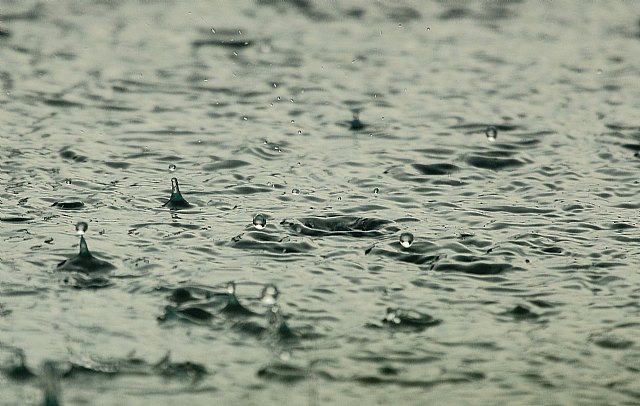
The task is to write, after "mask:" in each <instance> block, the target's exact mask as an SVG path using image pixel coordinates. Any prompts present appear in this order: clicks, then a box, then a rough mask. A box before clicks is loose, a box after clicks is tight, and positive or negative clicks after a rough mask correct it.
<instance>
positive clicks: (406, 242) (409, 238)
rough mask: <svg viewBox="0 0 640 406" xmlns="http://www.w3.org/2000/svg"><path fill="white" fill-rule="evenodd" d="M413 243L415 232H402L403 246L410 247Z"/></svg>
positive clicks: (401, 242) (401, 243) (401, 240)
mask: <svg viewBox="0 0 640 406" xmlns="http://www.w3.org/2000/svg"><path fill="white" fill-rule="evenodd" d="M412 244H413V234H411V233H402V234H400V245H402V247H403V248H409V247H411V245H412Z"/></svg>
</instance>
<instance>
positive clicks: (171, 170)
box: [169, 164, 178, 172]
mask: <svg viewBox="0 0 640 406" xmlns="http://www.w3.org/2000/svg"><path fill="white" fill-rule="evenodd" d="M176 169H178V167H177V166H175V165H174V164H170V165H169V172H175V171H176Z"/></svg>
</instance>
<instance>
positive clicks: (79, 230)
mask: <svg viewBox="0 0 640 406" xmlns="http://www.w3.org/2000/svg"><path fill="white" fill-rule="evenodd" d="M88 228H89V224H87V223H86V222H84V221H79V222H78V223H76V234H78V235H83V234H84V233H86V232H87V229H88Z"/></svg>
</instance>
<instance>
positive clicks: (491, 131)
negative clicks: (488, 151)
mask: <svg viewBox="0 0 640 406" xmlns="http://www.w3.org/2000/svg"><path fill="white" fill-rule="evenodd" d="M484 133H485V134H486V135H487V140H489V141H490V142H494V141H495V140H496V138H498V129H497V128H495V127H494V126H489V127H487V129H486V130H485V131H484Z"/></svg>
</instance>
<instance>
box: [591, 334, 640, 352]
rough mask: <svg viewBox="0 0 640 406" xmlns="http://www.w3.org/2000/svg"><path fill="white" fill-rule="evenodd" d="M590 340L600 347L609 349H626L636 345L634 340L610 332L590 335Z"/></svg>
mask: <svg viewBox="0 0 640 406" xmlns="http://www.w3.org/2000/svg"><path fill="white" fill-rule="evenodd" d="M589 340H590V341H591V342H593V343H594V344H595V345H597V346H598V347H600V348H605V349H608V350H626V349H629V348H632V347H633V346H634V345H635V342H634V341H632V340H627V339H624V338H620V337H616V336H613V335H610V334H605V335H594V336H592V337H590V338H589Z"/></svg>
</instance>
